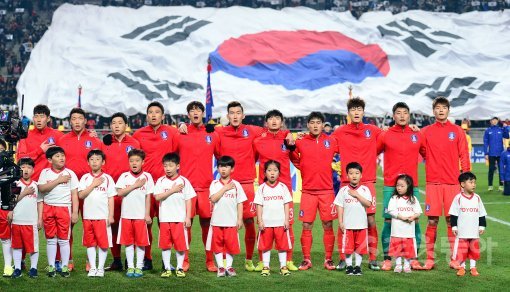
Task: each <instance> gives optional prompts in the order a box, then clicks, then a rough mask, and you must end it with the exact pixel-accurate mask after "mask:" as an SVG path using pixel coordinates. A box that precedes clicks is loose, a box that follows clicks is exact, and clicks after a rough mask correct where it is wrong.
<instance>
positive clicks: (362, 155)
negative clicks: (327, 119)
mask: <svg viewBox="0 0 510 292" xmlns="http://www.w3.org/2000/svg"><path fill="white" fill-rule="evenodd" d="M381 132H382V130H381V129H379V128H378V127H376V126H374V125H367V124H363V123H359V124H355V123H351V124H347V125H343V126H340V127H339V128H338V129H336V131H335V132H334V133H333V137H335V138H336V140H337V141H338V150H339V154H340V160H341V161H342V183H348V182H349V179H348V178H347V171H346V170H345V168H346V166H347V164H349V163H350V162H358V163H359V164H361V166H362V167H363V175H362V177H361V182H362V183H364V182H375V181H376V179H377V176H376V172H377V136H379V134H380V133H381Z"/></svg>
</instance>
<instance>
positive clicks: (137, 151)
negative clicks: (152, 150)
mask: <svg viewBox="0 0 510 292" xmlns="http://www.w3.org/2000/svg"><path fill="white" fill-rule="evenodd" d="M131 156H138V157H140V158H141V159H142V160H145V152H144V151H143V150H142V149H136V148H133V149H131V150H130V151H129V152H128V158H130V157H131Z"/></svg>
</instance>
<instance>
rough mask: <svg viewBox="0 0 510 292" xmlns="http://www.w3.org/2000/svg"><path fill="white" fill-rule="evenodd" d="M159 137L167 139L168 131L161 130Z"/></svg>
mask: <svg viewBox="0 0 510 292" xmlns="http://www.w3.org/2000/svg"><path fill="white" fill-rule="evenodd" d="M161 139H163V140H167V139H168V133H167V132H166V131H163V132H161Z"/></svg>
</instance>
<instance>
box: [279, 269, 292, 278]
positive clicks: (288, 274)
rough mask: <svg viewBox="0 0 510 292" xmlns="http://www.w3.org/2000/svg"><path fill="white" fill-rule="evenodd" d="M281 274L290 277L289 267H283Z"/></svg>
mask: <svg viewBox="0 0 510 292" xmlns="http://www.w3.org/2000/svg"><path fill="white" fill-rule="evenodd" d="M280 274H281V275H282V276H290V271H289V268H288V267H281V269H280Z"/></svg>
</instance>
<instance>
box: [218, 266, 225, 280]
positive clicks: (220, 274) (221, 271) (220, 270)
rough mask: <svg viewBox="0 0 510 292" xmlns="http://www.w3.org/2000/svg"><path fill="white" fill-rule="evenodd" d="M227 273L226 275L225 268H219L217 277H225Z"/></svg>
mask: <svg viewBox="0 0 510 292" xmlns="http://www.w3.org/2000/svg"><path fill="white" fill-rule="evenodd" d="M225 275H226V271H225V268H218V273H217V274H216V277H218V278H220V277H225Z"/></svg>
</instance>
